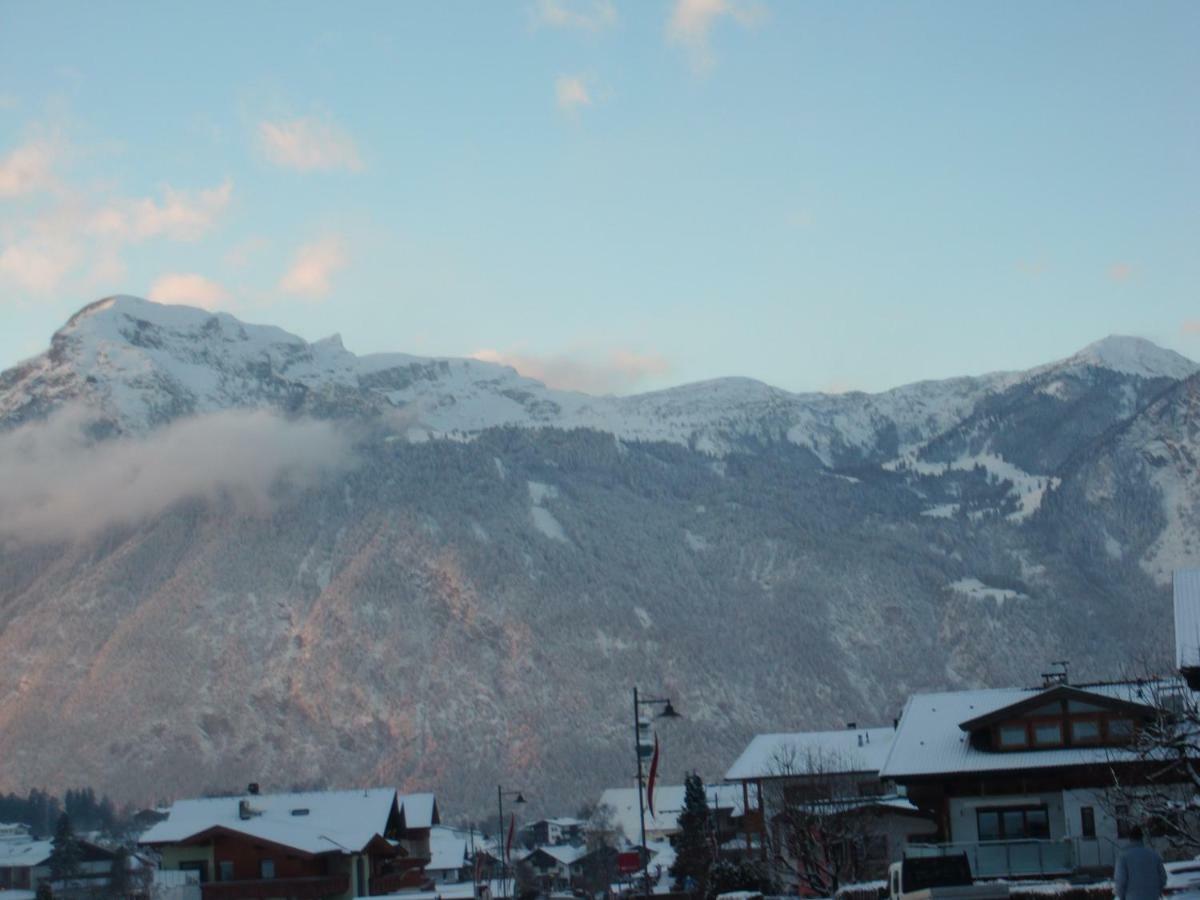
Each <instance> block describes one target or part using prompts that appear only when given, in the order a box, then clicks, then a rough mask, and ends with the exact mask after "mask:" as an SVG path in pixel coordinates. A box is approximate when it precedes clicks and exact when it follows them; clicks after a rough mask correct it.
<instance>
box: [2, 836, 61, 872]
mask: <svg viewBox="0 0 1200 900" xmlns="http://www.w3.org/2000/svg"><path fill="white" fill-rule="evenodd" d="M53 851H54V843H53V842H52V841H21V840H7V841H0V869H10V868H20V869H31V868H33V867H34V866H40V865H41V864H42V863H44V862H45V861H46V860H48V859H49V858H50V854H51V853H52V852H53Z"/></svg>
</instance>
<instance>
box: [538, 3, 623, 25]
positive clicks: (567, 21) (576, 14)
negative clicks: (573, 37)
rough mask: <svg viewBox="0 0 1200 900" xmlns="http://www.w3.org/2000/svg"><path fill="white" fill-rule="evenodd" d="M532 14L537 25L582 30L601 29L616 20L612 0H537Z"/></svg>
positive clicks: (614, 22) (615, 10) (613, 23)
mask: <svg viewBox="0 0 1200 900" xmlns="http://www.w3.org/2000/svg"><path fill="white" fill-rule="evenodd" d="M533 15H534V21H535V22H537V24H539V25H546V26H549V27H550V28H577V29H580V30H582V31H602V30H604V29H605V28H610V27H611V26H613V25H615V24H616V22H617V8H616V7H615V6H613V4H612V0H538V2H537V3H536V4H535V5H534V8H533Z"/></svg>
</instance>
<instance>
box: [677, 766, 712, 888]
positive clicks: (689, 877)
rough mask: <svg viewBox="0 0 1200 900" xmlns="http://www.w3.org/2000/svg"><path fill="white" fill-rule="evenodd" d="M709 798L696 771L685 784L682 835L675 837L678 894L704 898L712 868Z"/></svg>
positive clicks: (680, 815) (680, 828)
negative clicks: (689, 894)
mask: <svg viewBox="0 0 1200 900" xmlns="http://www.w3.org/2000/svg"><path fill="white" fill-rule="evenodd" d="M708 816H709V812H708V797H707V795H706V794H705V793H704V782H703V781H701V780H700V776H699V775H697V774H696V773H695V772H693V773H692V774H691V775H689V776H687V778H685V779H684V782H683V811H682V812H681V813H680V814H679V834H678V835H677V836H676V838H675V864H674V865H673V866H671V877H673V878H674V879H675V885H674V889H675V890H676V891H684V890H686V891H688V892H689V893H692V892H694V893H697V894H699V895H700V896H703V895H704V893H705V890H706V886H707V884H708V870H709V868H710V867H711V866H712V861H713V859H712V847H711V846H710V845H709V841H708V837H709V835H708Z"/></svg>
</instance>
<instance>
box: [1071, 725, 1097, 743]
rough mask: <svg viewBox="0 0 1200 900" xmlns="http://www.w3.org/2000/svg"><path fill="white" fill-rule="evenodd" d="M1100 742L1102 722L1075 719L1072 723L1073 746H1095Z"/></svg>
mask: <svg viewBox="0 0 1200 900" xmlns="http://www.w3.org/2000/svg"><path fill="white" fill-rule="evenodd" d="M1099 740H1100V722H1099V721H1097V720H1096V719H1075V720H1074V721H1072V722H1071V743H1072V744H1094V743H1096V742H1097V741H1099Z"/></svg>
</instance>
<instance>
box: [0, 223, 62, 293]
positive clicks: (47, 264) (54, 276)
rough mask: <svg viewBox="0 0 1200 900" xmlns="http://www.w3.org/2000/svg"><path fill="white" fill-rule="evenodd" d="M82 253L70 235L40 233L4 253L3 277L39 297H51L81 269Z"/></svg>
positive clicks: (1, 254) (0, 270)
mask: <svg viewBox="0 0 1200 900" xmlns="http://www.w3.org/2000/svg"><path fill="white" fill-rule="evenodd" d="M81 256H82V251H81V249H80V247H79V246H78V244H77V243H76V242H75V241H73V240H71V239H70V237H68V236H66V235H62V234H59V233H57V232H54V231H51V230H40V231H39V232H36V233H33V234H29V235H27V236H25V237H23V238H20V239H19V240H16V241H14V242H12V243H10V244H8V245H7V246H6V247H5V248H4V250H3V252H0V275H3V276H4V277H5V278H7V279H8V280H10V281H12V282H13V283H14V284H16V285H17V286H19V287H21V288H23V289H25V290H27V291H31V292H33V293H36V294H49V293H51V292H52V291H53V290H54V289H55V288H56V287H58V285H59V283H60V282H61V281H62V279H63V278H64V277H65V276H66V274H67V273H68V272H70V271H71V270H72V269H73V268H75V267H76V265H78V263H79V260H80V258H81Z"/></svg>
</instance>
